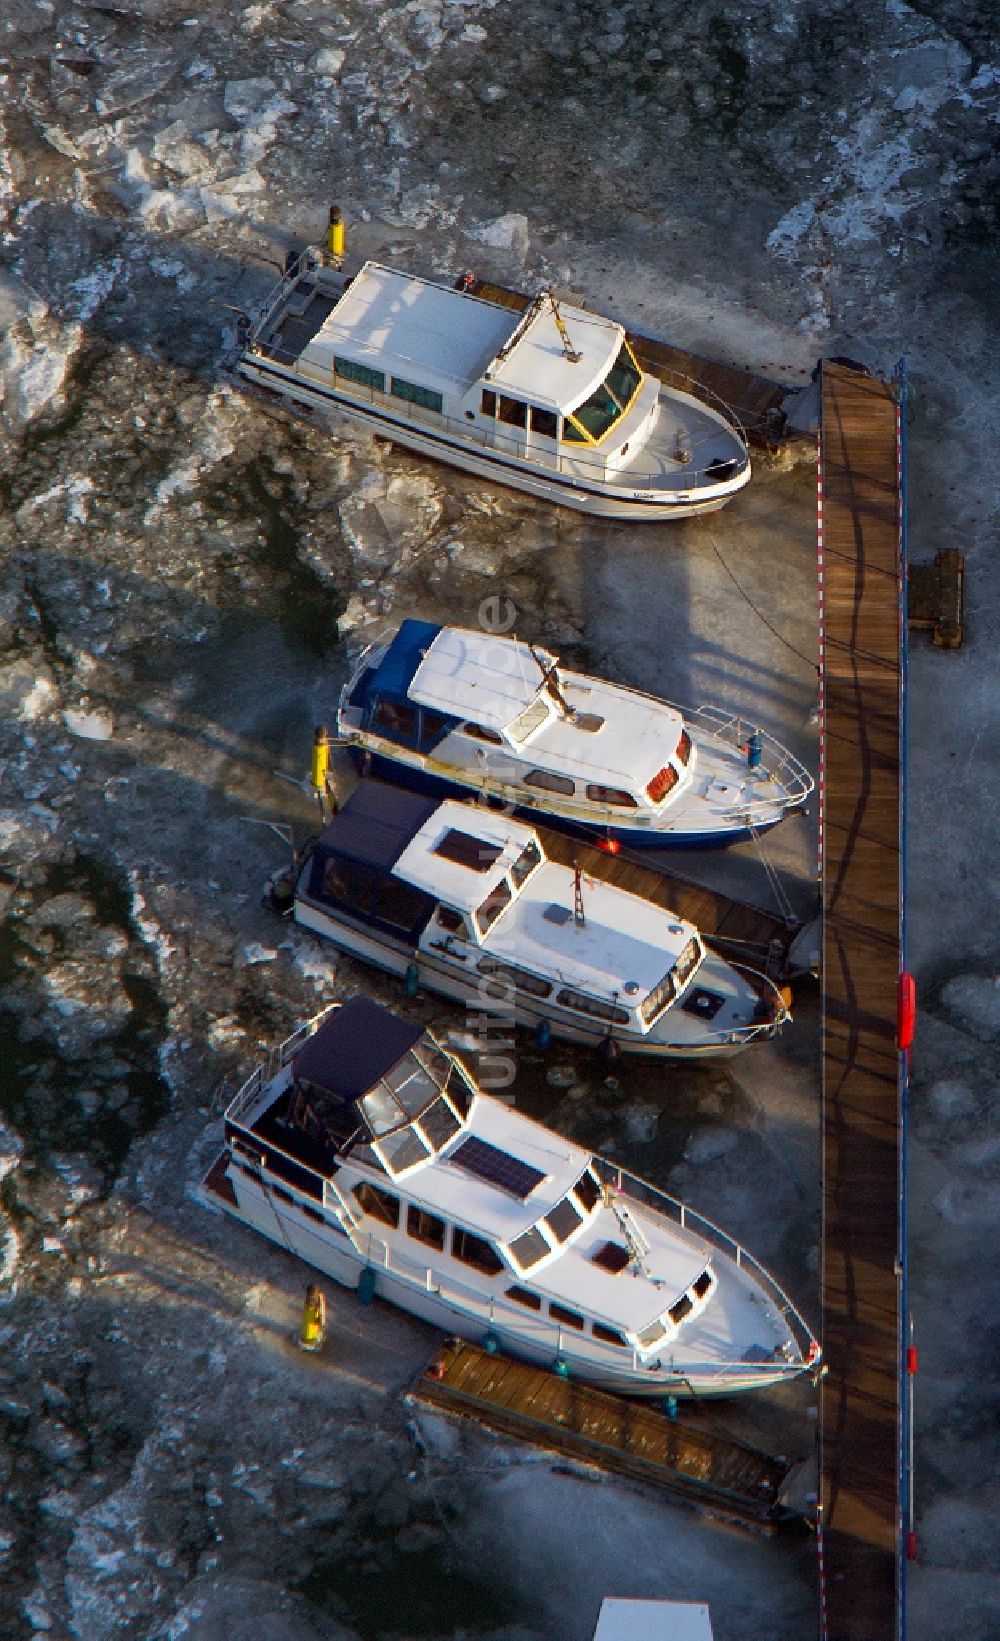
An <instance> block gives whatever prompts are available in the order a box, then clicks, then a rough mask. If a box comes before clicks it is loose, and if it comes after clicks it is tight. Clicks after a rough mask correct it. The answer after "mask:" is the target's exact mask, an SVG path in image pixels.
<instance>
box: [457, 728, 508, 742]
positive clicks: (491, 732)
mask: <svg viewBox="0 0 1000 1641" xmlns="http://www.w3.org/2000/svg"><path fill="white" fill-rule="evenodd" d="M462 734H463V735H471V737H472V739H473V740H474V741H485V742H486V744H487V746H503V740H502V739H501V737H500V736H499V735H498V734H497V732H496V730H495V729H487V728H486V727H485V726H484V725H483V724H463V725H462Z"/></svg>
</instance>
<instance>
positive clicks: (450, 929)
mask: <svg viewBox="0 0 1000 1641" xmlns="http://www.w3.org/2000/svg"><path fill="white" fill-rule="evenodd" d="M437 922H438V928H440V929H444V930H446V931H447V933H448V934H457V935H461V937H462V939H463V940H468V938H469V925H468V924H467V923H466V921H465V918H464V917H463V916H462V914H461V912H454V911H452V909H451V907H450V906H439V907H438V909H437Z"/></svg>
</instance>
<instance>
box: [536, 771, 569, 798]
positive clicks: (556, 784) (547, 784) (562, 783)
mask: <svg viewBox="0 0 1000 1641" xmlns="http://www.w3.org/2000/svg"><path fill="white" fill-rule="evenodd" d="M524 784H525V786H540V787H541V788H542V790H543V791H544V792H559V793H561V794H562V796H563V797H564V798H571V797H572V796H573V793H574V792H575V791H576V782H575V781H571V780H570V779H569V776H568V775H553V773H552V771H551V770H550V769H529V771H528V773H527V775H525V777H524Z"/></svg>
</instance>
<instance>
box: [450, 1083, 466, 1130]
mask: <svg viewBox="0 0 1000 1641" xmlns="http://www.w3.org/2000/svg"><path fill="white" fill-rule="evenodd" d="M448 1098H449V1099H450V1101H451V1103H452V1105H453V1106H454V1107H455V1110H456V1111H457V1112H458V1114H459V1116H460V1117H461V1118H462V1119H463V1121H464V1119H465V1118H466V1117H467V1116H468V1115H469V1108H470V1106H471V1105H472V1090H471V1089H470V1088H469V1085H468V1083H466V1082H463V1081H462V1078H461V1077H459V1078H458V1079H457V1081H453V1082H452V1085H451V1087H450V1088H449V1090H448Z"/></svg>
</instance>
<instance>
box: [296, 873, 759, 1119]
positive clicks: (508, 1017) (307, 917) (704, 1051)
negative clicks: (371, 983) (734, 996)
mask: <svg viewBox="0 0 1000 1641" xmlns="http://www.w3.org/2000/svg"><path fill="white" fill-rule="evenodd" d="M295 921H296V923H299V924H301V926H302V927H303V928H306V929H311V930H312V931H313V933H314V934H318V935H322V936H323V937H324V938H325V939H327V940H329V941H330V942H331V944H333V945H335V946H336V947H337V948H338V950H340V951H344V952H347V953H348V954H349V955H350V956H351V957H358V958H360V959H361V960H362V962H365V963H371V964H373V965H374V967H375V968H379V969H384V970H386V971H387V972H388V973H389V974H394V975H396V976H397V977H398V978H399V979H400V980H404V979H405V980H406V981H407V984H409V971H410V970H411V969H412V968H413V967H414V966H415V967H416V970H417V980H418V984H419V985H420V986H422V987H424V988H426V990H427V991H434V992H438V993H439V994H440V995H441V996H443V997H448V998H450V999H451V1000H452V1002H455V1003H461V1004H463V1005H464V1006H465V1008H466V1010H467V1012H468V1013H469V1015H470V1017H471V1018H472V1019H473V1021H474V1023H475V1026H476V1028H477V1029H478V1030H479V1031H480V1034H481V1036H482V1041H483V1054H484V1056H485V1062H488V1061H489V1060H490V1058H494V1059H497V1060H499V1059H501V1058H502V1049H503V1047H504V1038H503V1032H504V1030H505V1029H506V1028H507V1027H508V1026H520V1027H522V1028H525V1029H527V1030H529V1031H536V1032H537V1031H538V1030H539V1028H540V1027H542V1026H545V1027H547V1028H548V1030H549V1032H550V1033H551V1035H552V1036H553V1037H555V1038H558V1039H559V1040H560V1041H562V1042H568V1043H582V1044H584V1045H586V1046H588V1047H590V1048H592V1049H595V1050H597V1051H598V1052H609V1051H608V1048H607V1045H608V1044H609V1042H610V1043H611V1045H612V1046H611V1050H610V1052H612V1053H622V1054H628V1055H641V1056H644V1057H645V1058H646V1059H651V1060H708V1059H712V1060H727V1059H731V1058H732V1056H733V1055H734V1054H740V1053H742V1051H743V1050H744V1049H745V1048H746V1047H747V1043H748V1041H752V1040H753V1039H746V1038H744V1039H741V1040H737V1041H736V1042H726V1043H718V1042H709V1043H705V1044H703V1045H701V1044H698V1045H695V1044H689V1043H683V1044H678V1043H664V1042H656V1041H653V1040H651V1039H650V1038H649V1037H640V1036H639V1035H638V1034H630V1033H628V1032H627V1031H625V1030H624V1029H623V1028H622V1027H620V1026H619V1027H616V1028H615V1031H614V1036H613V1038H612V1039H609V1037H608V1034H607V1031H606V1030H605V1029H603V1028H595V1029H594V1030H588V1029H587V1028H586V1026H584V1025H581V1024H578V1023H577V1021H576V1020H575V1019H574V1020H570V1019H568V1018H567V1017H566V1016H565V1015H561V1014H559V1013H558V1012H557V1011H555V1010H554V1009H553V1008H552V1006H551V1003H547V1004H539V1005H537V1006H536V1005H535V1004H533V1003H532V1002H531V1000H530V999H528V998H526V997H524V996H523V995H522V994H520V993H519V994H518V995H517V997H516V1000H515V1001H513V1002H510V1003H508V1002H504V1003H503V1004H500V1003H497V1002H491V1000H490V999H489V997H488V996H486V995H484V993H483V992H482V991H481V990H480V988H479V984H478V979H477V980H476V981H475V982H473V981H471V980H466V979H465V977H464V975H462V974H459V973H456V972H454V971H453V970H451V969H449V968H447V967H446V966H445V964H443V963H441V962H439V961H438V960H437V959H436V958H433V957H431V956H430V954H429V953H427V952H426V951H423V950H421V951H414V950H413V948H412V947H408V946H404V945H403V943H402V942H401V941H390V939H389V938H388V937H385V938H383V937H381V936H374V935H372V934H369V933H368V932H367V931H365V930H362V929H360V928H355V927H354V926H353V925H351V924H349V923H347V922H346V920H344V919H343V918H337V917H335V916H334V915H333V914H332V913H331V912H330V911H329V910H328V909H326V908H324V907H321V906H319V905H316V904H314V903H313V902H311V901H309V900H307V899H305V898H304V897H302V896H301V895H300V896H297V897H296V900H295ZM487 1011H489V1015H490V1023H491V1025H494V1024H495V1027H496V1035H493V1034H492V1033H491V1032H489V1031H487V1030H485V1029H483V1026H484V1020H485V1017H486V1014H487ZM480 1082H481V1084H482V1086H483V1087H484V1088H487V1089H489V1088H493V1087H497V1086H500V1087H505V1086H506V1083H501V1084H499V1085H498V1084H496V1083H493V1082H491V1080H490V1078H489V1077H488V1076H485V1075H484V1076H481V1077H480Z"/></svg>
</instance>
